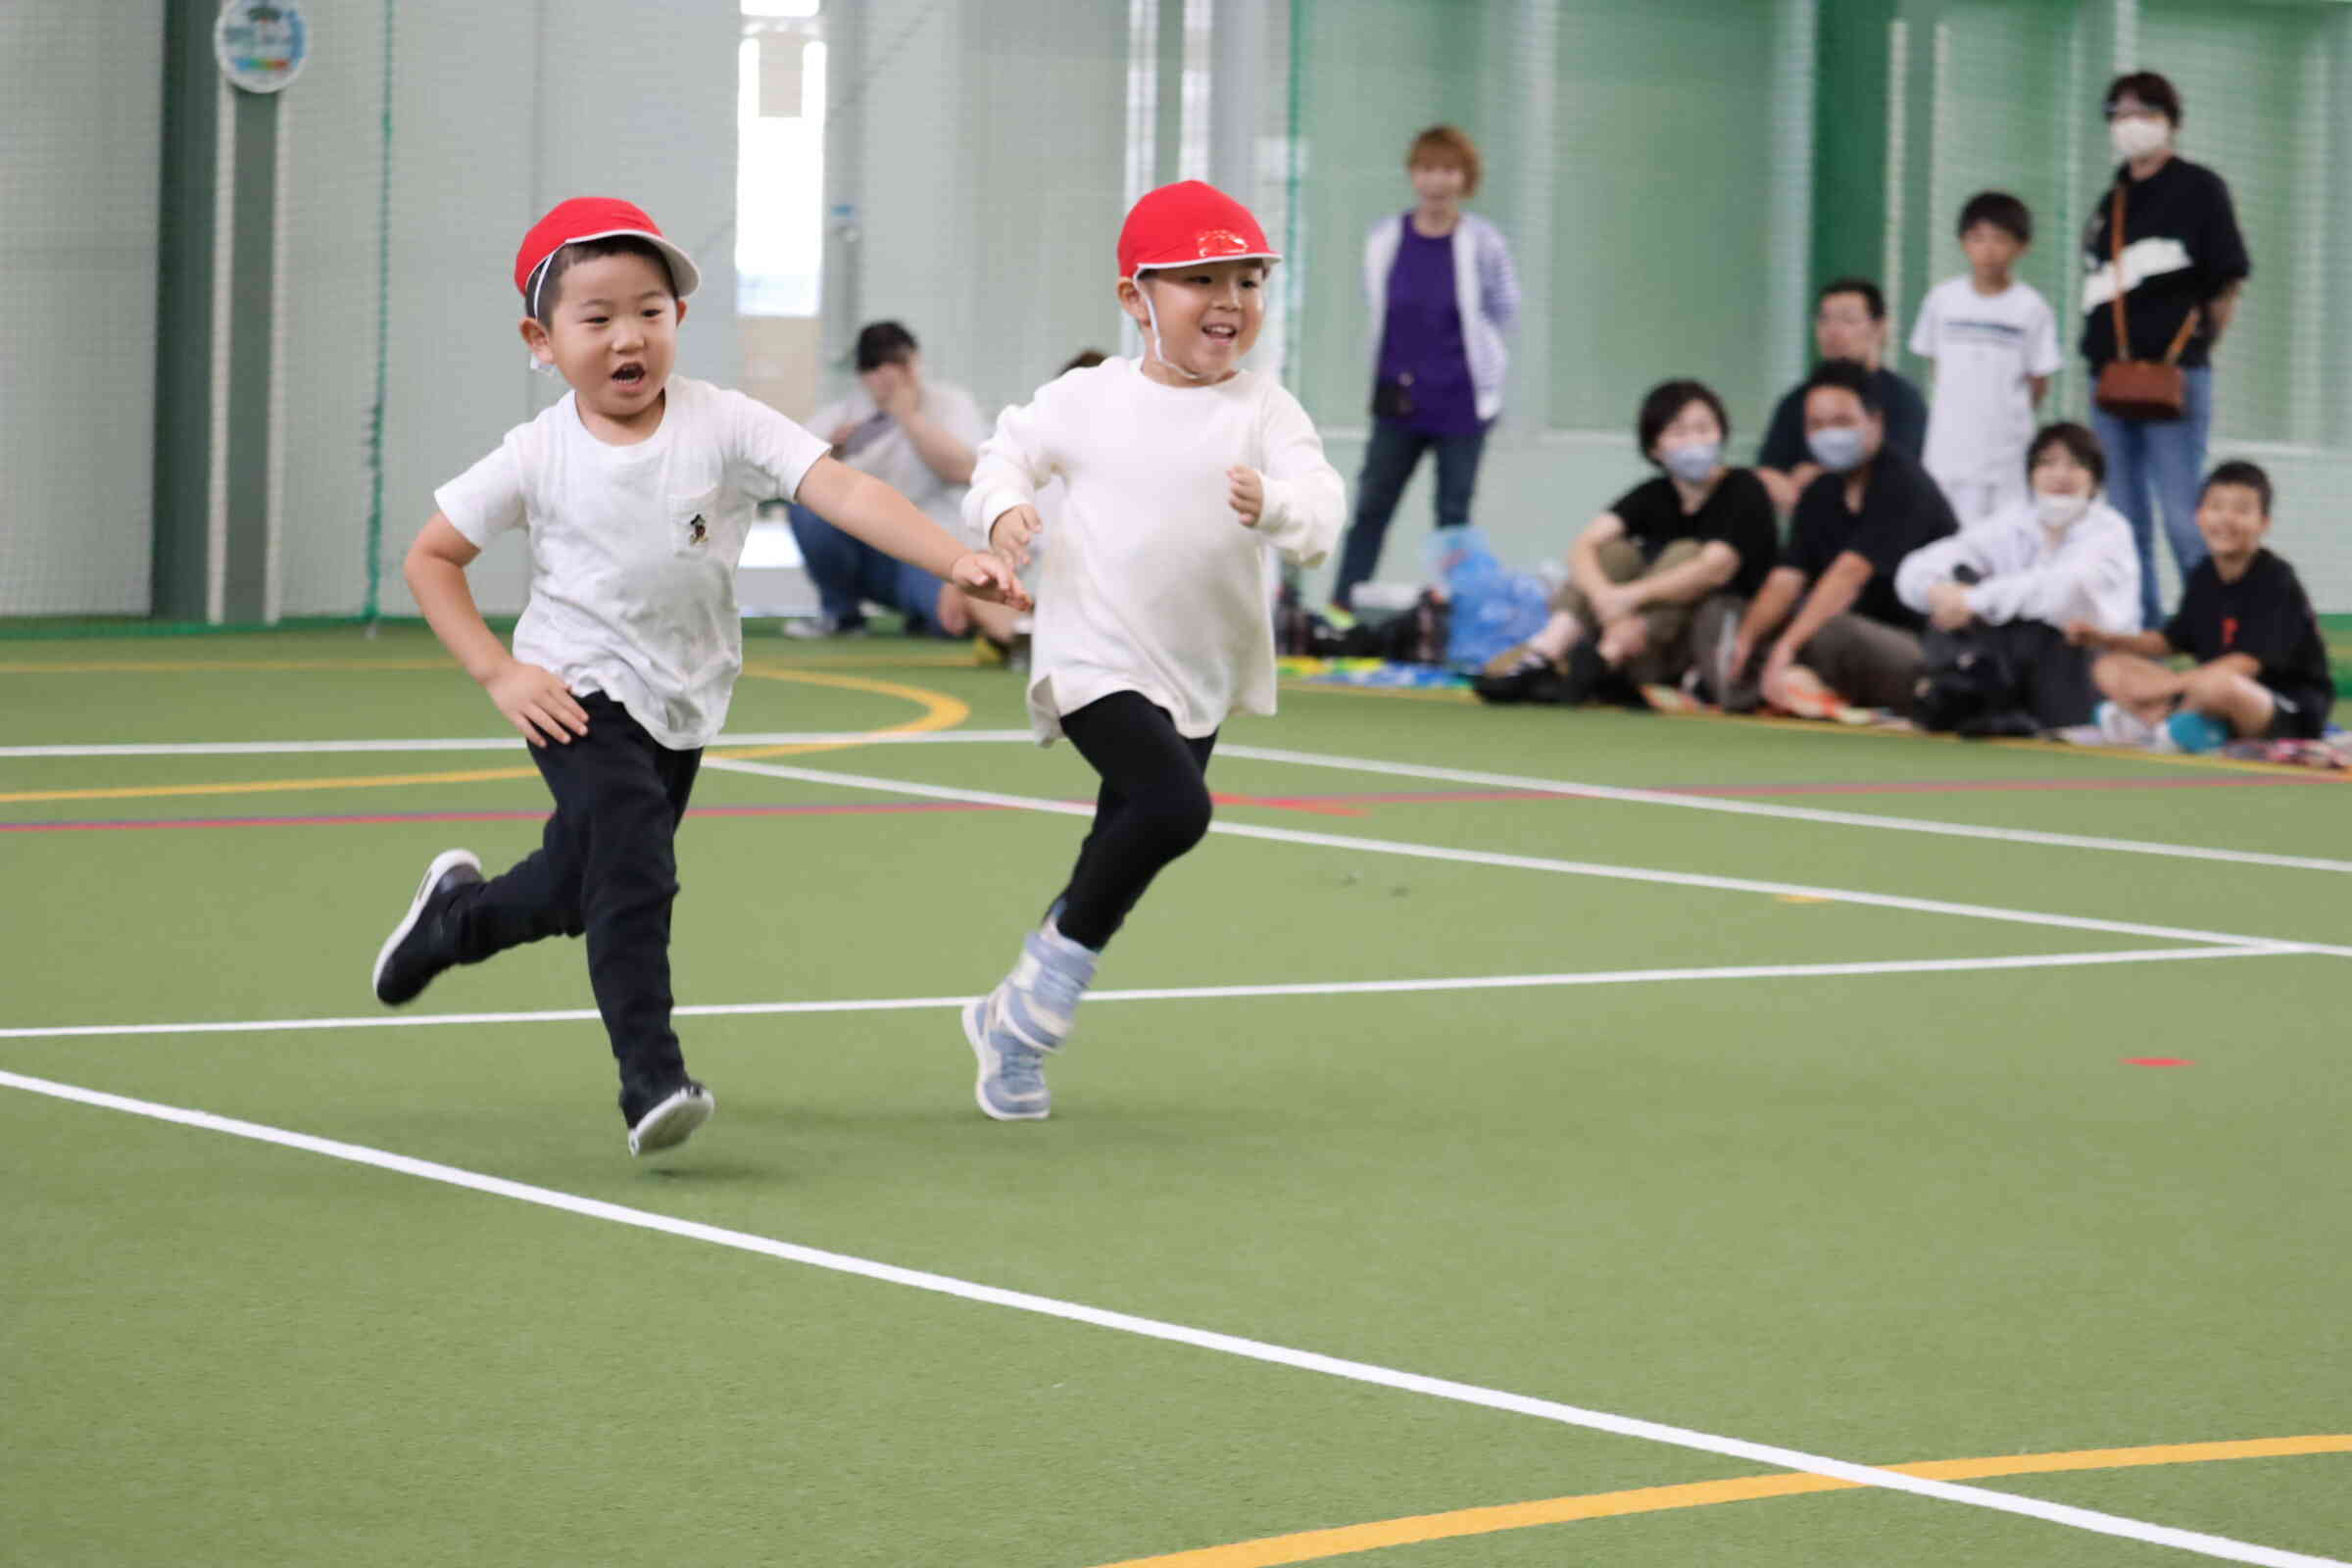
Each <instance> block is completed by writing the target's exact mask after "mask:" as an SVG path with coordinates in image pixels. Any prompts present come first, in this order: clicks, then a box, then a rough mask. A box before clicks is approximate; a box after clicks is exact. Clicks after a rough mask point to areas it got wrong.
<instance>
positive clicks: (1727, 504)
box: [1475, 381, 1779, 703]
mask: <svg viewBox="0 0 2352 1568" xmlns="http://www.w3.org/2000/svg"><path fill="white" fill-rule="evenodd" d="M1731 433H1732V421H1731V417H1730V416H1729V415H1727V414H1726V413H1725V412H1724V408H1723V400H1722V399H1721V398H1718V397H1717V396H1716V395H1715V394H1714V392H1713V391H1712V390H1711V389H1709V388H1708V387H1707V386H1706V385H1705V384H1704V383H1703V382H1699V381H1666V382H1662V383H1660V384H1659V385H1657V386H1654V387H1652V388H1650V390H1649V393H1648V395H1647V396H1645V397H1644V398H1643V399H1642V411H1641V414H1640V416H1639V417H1637V419H1636V421H1635V436H1636V439H1637V440H1639V441H1640V443H1641V448H1642V456H1644V457H1646V458H1647V459H1648V460H1649V461H1650V462H1651V463H1652V464H1653V465H1655V466H1657V467H1658V468H1659V469H1660V470H1661V471H1660V473H1659V476H1658V477H1657V478H1654V479H1651V480H1648V481H1646V482H1645V483H1642V484H1640V485H1637V486H1635V487H1634V488H1633V489H1631V490H1629V491H1627V492H1626V493H1625V494H1624V495H1622V496H1620V497H1618V498H1617V500H1616V501H1615V502H1614V503H1612V504H1611V505H1610V507H1609V510H1608V511H1606V512H1604V513H1602V514H1601V515H1599V516H1597V517H1595V518H1593V521H1592V522H1591V523H1590V524H1588V525H1587V526H1586V528H1585V531H1584V532H1583V533H1581V534H1579V535H1577V538H1576V543H1575V544H1574V546H1573V547H1571V549H1570V550H1569V552H1568V566H1569V575H1568V581H1567V582H1566V583H1564V584H1562V585H1561V587H1560V591H1559V592H1558V593H1557V594H1556V595H1555V596H1553V599H1552V613H1551V619H1550V620H1549V621H1548V622H1547V623H1546V624H1545V625H1544V629H1543V630H1542V631H1540V632H1538V633H1537V634H1536V635H1535V636H1534V637H1533V638H1531V639H1529V640H1528V641H1527V642H1525V643H1523V644H1521V645H1520V646H1519V647H1517V648H1514V649H1510V650H1508V651H1507V652H1505V653H1503V654H1500V655H1498V656H1497V657H1496V658H1495V660H1494V661H1493V662H1490V663H1489V664H1488V666H1487V669H1486V672H1485V673H1484V674H1482V675H1481V676H1480V677H1479V679H1478V681H1477V682H1476V683H1475V689H1476V690H1477V692H1478V694H1479V696H1481V697H1483V698H1485V699H1486V700H1487V701H1489V702H1525V701H1530V700H1534V701H1548V702H1565V703H1581V702H1584V701H1586V700H1588V699H1589V698H1592V697H1593V696H1595V695H1605V696H1611V697H1614V698H1616V699H1617V700H1620V701H1627V702H1632V703H1639V702H1640V701H1641V698H1640V688H1642V687H1643V686H1649V685H1671V684H1673V683H1675V682H1677V681H1679V680H1681V679H1682V676H1683V672H1684V671H1685V670H1687V669H1689V668H1690V667H1691V617H1692V613H1693V612H1694V611H1695V610H1696V609H1697V608H1698V606H1699V603H1700V602H1701V601H1702V600H1706V601H1708V602H1709V603H1713V602H1714V599H1710V597H1709V596H1715V599H1728V600H1729V601H1730V603H1731V605H1732V608H1731V610H1730V611H1729V613H1731V614H1733V615H1737V614H1738V613H1739V607H1740V606H1742V605H1744V604H1745V602H1746V599H1747V596H1749V595H1751V594H1753V593H1754V592H1755V591H1756V590H1757V589H1758V588H1759V587H1761V586H1762V585H1763V582H1764V574H1765V573H1766V572H1768V571H1770V570H1771V569H1772V561H1773V556H1774V553H1775V551H1776V549H1777V547H1778V544H1779V538H1778V529H1777V528H1776V526H1775V524H1774V520H1773V515H1772V497H1771V496H1769V495H1767V494H1766V493H1765V490H1764V486H1763V484H1762V483H1761V482H1760V481H1759V480H1758V479H1757V478H1756V476H1755V475H1754V474H1753V473H1752V472H1750V471H1749V470H1747V469H1745V468H1727V467H1725V466H1724V465H1723V448H1724V443H1725V442H1726V441H1728V440H1729V439H1730V438H1731Z"/></svg>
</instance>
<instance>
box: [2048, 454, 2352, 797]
mask: <svg viewBox="0 0 2352 1568" xmlns="http://www.w3.org/2000/svg"><path fill="white" fill-rule="evenodd" d="M2270 531H2271V476H2270V475H2269V474H2267V473H2265V472H2264V471H2263V470H2262V469H2261V468H2259V467H2257V466H2255V465H2253V464H2251V463H2225V464H2223V465H2222V466H2220V467H2218V468H2216V469H2214V470H2213V472H2212V474H2211V475H2210V476H2208V477H2207V479H2206V480H2205V489H2204V492H2203V494H2202V495H2200V496H2199V497H2198V500H2197V532H2198V534H2199V535H2200V536H2202V539H2203V542H2204V545H2205V549H2206V551H2207V552H2208V553H2207V555H2206V557H2205V559H2204V560H2203V561H2201V562H2199V563H2198V564H2196V565H2195V567H2193V568H2192V569H2191V570H2190V571H2189V574H2188V582H2187V583H2186V585H2185V586H2183V587H2182V589H2181V591H2180V609H2179V610H2176V611H2175V612H2173V618H2172V619H2170V620H2168V621H2166V622H2165V623H2164V628H2163V629H2162V630H2161V631H2139V632H2128V633H2119V632H2113V631H2107V630H2104V629H2102V628H2100V627H2099V626H2096V625H2094V624H2091V623H2090V622H2087V621H2078V622H2076V623H2074V624H2072V625H2070V626H2069V627H2068V628H2067V635H2068V636H2069V637H2070V638H2072V639H2073V640H2074V641H2076V642H2078V643H2081V644H2082V645H2083V646H2084V647H2087V648H2094V649H2097V650H2099V651H2100V653H2101V656H2102V657H2101V658H2100V659H2099V661H2098V662H2096V663H2094V664H2093V665H2092V666H2091V678H2092V679H2093V680H2095V681H2096V682H2097V683H2098V687H2099V690H2100V692H2101V693H2102V694H2104V695H2105V696H2106V697H2107V698H2108V699H2109V700H2108V701H2107V702H2105V703H2102V704H2100V705H2099V710H2098V725H2099V729H2100V730H2101V731H2102V733H2103V737H2104V739H2105V740H2106V741H2107V742H2108V743H2109V744H2111V745H2118V746H2144V747H2149V748H2152V749H2154V750H2157V751H2183V752H2202V751H2210V750H2212V749H2213V748H2215V747H2217V746H2220V745H2221V744H2223V743H2224V742H2225V741H2229V740H2232V739H2238V740H2245V739H2266V740H2317V739H2319V738H2320V737H2321V736H2322V735H2323V734H2325V733H2326V731H2327V716H2328V714H2329V712H2330V711H2332V710H2333V709H2334V707H2335V686H2334V680H2333V677H2332V676H2331V675H2330V673H2329V670H2328V667H2327V640H2326V639H2325V638H2324V637H2323V636H2322V635H2321V632H2320V623H2319V619H2318V617H2317V616H2315V615H2314V614H2313V613H2312V609H2311V598H2310V596H2309V595H2308V594H2306V593H2305V592H2304V591H2303V584H2302V581H2301V579H2299V578H2298V577H2296V575H2295V569H2294V567H2292V566H2290V565H2288V564H2286V563H2285V562H2284V561H2282V560H2280V559H2279V558H2278V556H2275V555H2273V554H2272V553H2271V552H2270V551H2269V550H2267V549H2265V548H2264V547H2263V539H2264V538H2265V537H2266V536H2267V535H2268V534H2269V533H2270ZM2181 654H2185V655H2186V656H2188V658H2189V659H2191V660H2193V661H2194V662H2195V663H2194V666H2193V667H2192V668H2189V669H2184V670H2183V669H2172V668H2169V667H2167V666H2166V665H2165V664H2163V663H2160V662H2158V661H2160V660H2166V659H2170V658H2172V657H2173V656H2175V655H2181Z"/></svg>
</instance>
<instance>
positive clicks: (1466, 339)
mask: <svg viewBox="0 0 2352 1568" xmlns="http://www.w3.org/2000/svg"><path fill="white" fill-rule="evenodd" d="M1411 221H1412V215H1410V214H1409V213H1408V214H1405V215H1402V216H1400V217H1397V218H1384V219H1382V220H1381V221H1379V222H1377V223H1374V224H1373V225H1372V232H1371V233H1369V234H1367V235H1366V236H1365V237H1364V302H1365V304H1367V305H1368V306H1370V307H1371V311H1372V367H1373V373H1374V374H1375V375H1377V374H1379V373H1380V337H1381V332H1382V331H1383V329H1384V327H1385V324H1386V322H1387V320H1388V314H1389V272H1390V270H1391V269H1392V268H1394V267H1395V266H1396V265H1397V247H1398V246H1399V245H1401V244H1402V243H1403V242H1404V225H1405V224H1407V223H1409V222H1411ZM1453 287H1454V296H1455V301H1456V304H1457V305H1458V307H1459V309H1460V311H1461V316H1462V347H1463V348H1464V349H1465V350H1467V351H1468V353H1469V357H1470V384H1471V386H1472V388H1473V389H1474V390H1475V391H1476V392H1477V394H1478V417H1480V418H1482V419H1492V418H1493V417H1495V415H1497V414H1500V413H1501V412H1502V377H1503V372H1504V371H1505V370H1506V369H1508V368H1509V367H1510V353H1509V351H1508V350H1507V349H1506V348H1505V347H1504V346H1503V341H1502V337H1503V334H1504V333H1505V332H1508V331H1509V330H1510V329H1511V326H1512V324H1513V323H1514V322H1516V321H1517V320H1518V319H1519V274H1518V273H1517V272H1516V271H1514V270H1512V268H1511V248H1510V247H1509V246H1508V245H1506V244H1504V243H1503V239H1502V231H1501V230H1499V229H1497V228H1496V227H1495V225H1494V224H1493V223H1490V222H1488V221H1486V220H1485V219H1483V218H1477V217H1473V216H1472V215H1470V214H1468V213H1464V214H1463V215H1462V217H1461V221H1459V222H1457V223H1456V224H1454V228H1453Z"/></svg>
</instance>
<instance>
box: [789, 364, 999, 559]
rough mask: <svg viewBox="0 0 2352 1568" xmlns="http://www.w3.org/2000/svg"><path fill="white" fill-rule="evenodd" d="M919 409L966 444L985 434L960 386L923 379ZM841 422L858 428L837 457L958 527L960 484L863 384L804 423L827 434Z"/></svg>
mask: <svg viewBox="0 0 2352 1568" xmlns="http://www.w3.org/2000/svg"><path fill="white" fill-rule="evenodd" d="M922 410H923V414H924V417H927V418H929V419H930V420H931V422H932V423H934V424H936V425H938V426H939V427H940V428H941V429H943V430H945V431H947V432H948V433H949V434H950V435H953V436H954V437H955V438H956V440H958V441H960V442H962V443H963V444H964V445H965V446H967V447H977V446H978V445H979V444H980V443H981V442H983V441H985V440H987V439H988V421H987V420H986V419H984V418H982V417H980V405H979V404H977V403H975V402H973V401H972V395H971V394H970V393H969V392H966V391H965V390H964V389H963V388H961V387H959V386H952V385H950V384H949V383H948V382H945V381H931V380H926V381H924V382H923V402H922ZM845 424H849V425H855V426H857V430H856V433H855V434H853V435H852V436H851V437H850V439H849V443H848V445H847V447H846V449H845V450H844V451H843V452H842V455H841V461H842V462H844V463H846V464H848V465H849V466H851V467H853V468H856V469H857V470H858V472H859V473H870V474H872V475H873V476H874V477H875V478H877V479H879V480H881V481H882V482H883V483H884V484H886V485H888V486H890V487H891V488H892V489H893V490H896V491H897V492H898V493H899V494H901V495H903V496H905V497H906V498H907V500H909V501H911V502H913V503H914V504H915V505H916V506H918V507H920V508H922V509H923V511H924V512H925V513H926V514H927V515H929V516H930V518H931V520H932V521H933V522H936V523H938V524H939V525H940V526H941V527H943V528H945V529H947V530H948V531H949V532H950V533H955V532H956V531H957V530H958V529H959V528H960V527H961V525H962V524H961V515H962V511H963V492H964V487H963V486H962V485H959V484H950V483H948V482H947V481H946V480H945V479H942V478H941V477H940V476H939V473H938V470H936V469H934V468H933V467H932V466H931V465H929V464H928V463H925V462H924V461H923V455H922V454H921V453H920V452H917V451H916V450H915V448H914V441H913V439H912V438H911V437H909V436H908V435H907V431H906V427H905V426H903V425H901V424H900V423H899V421H898V420H896V419H894V418H892V417H890V416H889V415H887V414H884V413H882V412H881V411H879V410H877V409H876V408H875V407H874V400H873V399H872V398H871V397H869V396H867V395H866V391H865V388H864V387H863V386H859V387H858V388H857V389H856V390H855V391H853V392H852V393H851V394H850V395H849V396H848V397H845V398H843V399H842V400H841V401H840V402H838V403H833V404H829V405H827V406H826V407H825V408H824V409H822V410H820V411H819V412H818V414H817V416H816V417H815V418H813V419H810V420H809V429H811V430H813V431H815V432H816V433H817V434H818V435H819V436H821V437H825V438H827V439H830V438H831V436H832V434H833V432H834V431H835V430H838V429H840V428H841V427H842V426H843V425H845Z"/></svg>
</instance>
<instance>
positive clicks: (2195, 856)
mask: <svg viewBox="0 0 2352 1568" xmlns="http://www.w3.org/2000/svg"><path fill="white" fill-rule="evenodd" d="M1217 755H1218V756H1219V757H1237V758H1240V759H1242V760H1245V761H1252V762H1296V763H1299V764H1302V765H1305V766H1309V767H1332V768H1340V769H1343V770H1345V771H1347V772H1350V773H1385V774H1389V775H1391V776H1393V777H1397V778H1418V779H1428V780H1431V781H1433V782H1437V783H1446V784H1476V785H1483V786H1485V787H1487V788H1491V789H1510V790H1527V791H1530V792H1532V793H1535V794H1541V795H1567V796H1575V797H1578V798H1581V799H1586V800H1595V801H1623V802H1626V803H1628V804H1630V805H1635V806H1673V807H1680V808H1681V809H1684V810H1689V811H1720V812H1723V813H1725V814H1726V815H1730V816H1771V817H1778V818H1780V819H1781V820H1783V821H1789V822H1825V823H1829V824H1831V825H1833V826H1836V827H1875V828H1886V829H1887V830H1889V831H1892V832H1898V833H1935V834H1940V835H1942V836H1943V837H1945V838H1955V839H1991V840H1993V841H1994V842H1995V843H2000V844H2042V845H2047V846H2049V847H2050V848H2052V849H2062V850H2109V851H2114V852H2117V853H2119V854H2125V855H2161V856H2170V857H2172V858H2177V859H2183V860H2224V861H2228V862H2229V863H2231V864H2235V865H2275V866H2283V867H2285V868H2287V869H2290V870H2296V871H2341V872H2352V860H2329V859H2324V858H2320V857H2317V856H2308V855H2268V854H2264V853H2262V852H2260V851H2257V850H2217V849H2207V848H2204V847H2203V846H2200V845H2194V844H2166V843H2161V842H2158V841H2155V840H2151V839H2114V838H2100V837H2097V836H2095V835H2091V834H2084V833H2042V832H2037V831H2035V830H2033V829H2030V828H2011V827H1977V826H1975V825H1973V824H1970V823H1966V822H1938V821H1936V820H1934V819H1933V818H1929V817H1918V816H1881V815H1878V814H1877V813H1875V812H1869V811H1827V810H1822V809H1819V808H1816V807H1810V806H1774V805H1770V804H1768V803H1765V802H1761V801H1727V800H1724V799H1722V798H1720V797H1718V796H1712V795H1682V794H1677V793H1676V792H1674V791H1672V790H1640V789H1626V788H1622V787H1620V786H1617V785H1613V784H1580V783H1578V782H1576V781H1575V780H1574V779H1554V778H1529V777H1526V776H1524V775H1521V774H1517V773H1485V772H1478V771H1475V770H1473V769H1469V768H1460V767H1424V766H1421V765H1419V764H1418V763H1413V762H1384V761H1380V760H1377V759H1373V758H1366V757H1331V756H1326V755H1324V754H1323V753H1320V752H1292V751H1284V750H1281V749H1279V748H1276V747H1270V746H1220V747H1218V748H1217Z"/></svg>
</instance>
